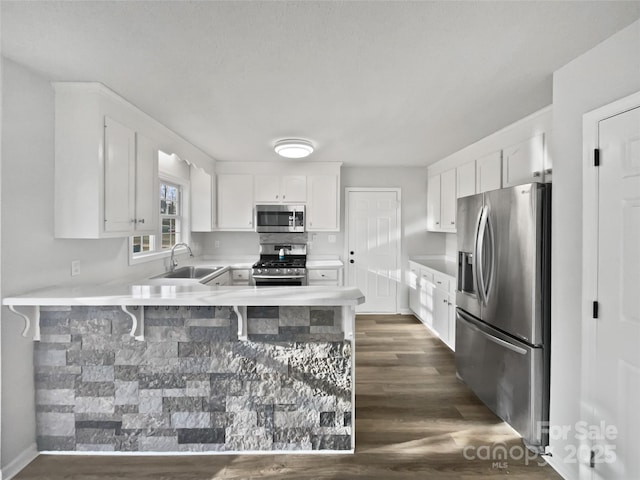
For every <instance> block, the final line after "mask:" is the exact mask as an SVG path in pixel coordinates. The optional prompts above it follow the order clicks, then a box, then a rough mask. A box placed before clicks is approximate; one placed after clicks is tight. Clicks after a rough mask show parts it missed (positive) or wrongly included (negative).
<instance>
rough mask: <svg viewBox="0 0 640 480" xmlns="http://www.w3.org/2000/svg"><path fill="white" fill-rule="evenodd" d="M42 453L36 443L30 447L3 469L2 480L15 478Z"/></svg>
mask: <svg viewBox="0 0 640 480" xmlns="http://www.w3.org/2000/svg"><path fill="white" fill-rule="evenodd" d="M39 454H40V453H39V452H38V447H37V446H36V444H35V443H32V444H31V445H29V446H28V447H27V448H26V450H25V451H23V452H22V453H21V454H20V455H18V456H17V457H16V458H14V459H13V461H12V462H10V463H9V464H8V465H7V466H5V467H3V468H2V472H0V479H1V480H10V479H12V478H13V477H15V476H16V475H17V474H18V473H20V471H21V470H22V469H23V468H24V467H26V466H27V465H29V464H30V463H31V462H33V461H34V460H35V459H36V457H37V456H38V455H39Z"/></svg>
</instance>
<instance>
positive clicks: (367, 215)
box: [346, 189, 400, 313]
mask: <svg viewBox="0 0 640 480" xmlns="http://www.w3.org/2000/svg"><path fill="white" fill-rule="evenodd" d="M346 194H347V235H348V238H347V247H348V250H347V257H346V258H347V278H348V283H349V286H354V287H358V288H359V289H360V290H361V291H362V293H364V295H365V303H364V304H362V305H360V306H358V307H357V311H358V312H361V313H364V312H369V313H395V312H396V311H397V298H396V297H397V284H398V280H399V278H400V274H399V254H400V233H399V232H400V228H399V227H400V191H399V190H395V189H393V190H392V189H389V190H375V189H371V190H365V189H347V192H346Z"/></svg>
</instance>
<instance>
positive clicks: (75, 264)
mask: <svg viewBox="0 0 640 480" xmlns="http://www.w3.org/2000/svg"><path fill="white" fill-rule="evenodd" d="M76 275H80V260H73V261H72V262H71V276H72V277H75V276H76Z"/></svg>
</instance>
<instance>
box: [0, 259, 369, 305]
mask: <svg viewBox="0 0 640 480" xmlns="http://www.w3.org/2000/svg"><path fill="white" fill-rule="evenodd" d="M309 264H310V265H309ZM189 265H195V266H200V267H203V266H211V267H214V266H220V267H223V268H221V269H220V270H219V271H218V273H219V274H222V273H224V272H225V271H228V270H230V269H240V268H251V265H252V262H246V261H245V260H242V261H237V262H232V263H230V262H224V261H221V260H214V259H198V258H194V259H190V260H186V261H182V262H180V264H179V266H178V267H183V266H189ZM307 266H308V267H309V268H312V269H313V268H341V267H342V266H343V264H342V262H341V261H340V260H313V261H311V262H307ZM158 273H160V272H158ZM2 303H3V305H13V306H19V305H25V306H26V305H40V306H43V305H49V306H53V305H84V306H99V305H174V306H178V305H195V306H209V305H216V306H235V305H246V306H254V305H265V306H275V305H300V306H314V305H318V306H319V305H335V306H342V305H353V306H355V305H359V304H361V303H364V295H363V294H362V292H361V291H360V290H359V289H357V288H349V287H338V286H304V287H265V286H261V287H253V286H224V287H217V286H209V285H203V284H201V283H199V282H198V280H194V279H168V278H155V279H154V278H145V279H139V280H135V281H132V282H131V281H130V282H125V281H122V282H118V281H112V282H109V283H106V284H101V285H83V286H75V287H52V288H45V289H41V290H36V291H34V292H29V293H26V294H22V295H15V296H12V297H6V298H4V299H3V300H2Z"/></svg>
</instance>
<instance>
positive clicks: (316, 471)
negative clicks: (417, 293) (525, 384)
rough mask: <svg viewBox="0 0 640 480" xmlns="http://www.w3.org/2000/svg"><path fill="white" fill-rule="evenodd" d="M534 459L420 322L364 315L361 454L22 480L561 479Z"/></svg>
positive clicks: (200, 461) (142, 462)
mask: <svg viewBox="0 0 640 480" xmlns="http://www.w3.org/2000/svg"><path fill="white" fill-rule="evenodd" d="M504 449H506V451H507V457H506V458H504V457H500V453H501V452H503V451H504ZM532 456H533V454H531V453H529V457H527V456H526V454H525V449H524V447H523V446H522V443H521V441H520V439H519V438H518V437H517V435H516V434H515V433H514V432H513V431H512V430H511V429H510V427H508V426H507V425H506V424H505V423H503V422H501V421H500V420H499V419H498V418H497V417H496V416H495V415H493V414H492V413H491V412H490V411H489V410H488V409H487V408H486V407H485V406H484V405H482V404H481V403H480V401H479V400H478V399H477V398H476V397H475V396H474V395H473V394H472V393H471V392H470V391H469V390H468V389H467V388H466V387H465V386H464V385H463V384H462V383H460V382H459V381H458V380H457V379H456V376H455V368H454V357H453V353H452V352H451V351H450V350H449V349H448V348H447V347H446V346H444V344H442V343H441V342H440V341H439V340H438V339H437V338H435V337H434V336H433V335H431V334H430V333H429V332H428V331H427V330H426V328H425V327H424V326H423V325H421V324H420V322H418V321H417V320H416V319H415V317H413V316H411V315H385V316H383V315H375V316H374V315H359V316H358V317H357V320H356V453H355V454H353V455H350V454H340V455H330V454H320V455H308V454H305V455H303V454H290V455H282V454H279V455H241V456H240V455H235V456H234V455H206V456H204V455H203V456H137V457H109V456H62V455H59V456H44V455H41V456H40V457H38V458H37V459H36V460H34V461H33V462H32V463H31V464H30V465H29V466H28V467H27V468H26V469H25V470H23V471H22V472H21V473H20V474H19V475H18V476H16V477H15V478H16V479H17V480H31V479H51V480H63V479H64V480H68V479H83V480H91V479H101V480H102V479H140V480H142V479H154V480H160V479H178V480H210V479H251V478H272V479H350V478H360V479H380V480H382V479H384V480H387V479H389V480H391V479H398V478H403V479H440V478H443V479H464V480H470V479H472V478H474V479H475V478H481V479H493V478H504V477H509V478H514V479H560V478H561V477H560V476H559V475H557V474H556V473H555V472H554V471H553V469H551V467H549V466H547V465H541V464H542V463H544V462H543V460H542V459H541V458H540V457H533V458H532ZM501 458H502V459H501Z"/></svg>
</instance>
